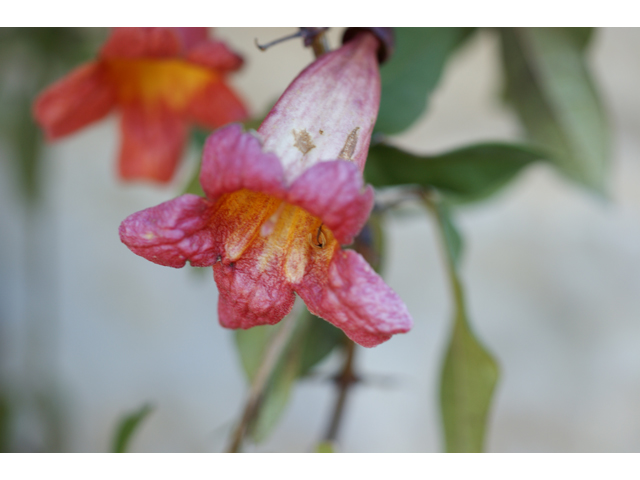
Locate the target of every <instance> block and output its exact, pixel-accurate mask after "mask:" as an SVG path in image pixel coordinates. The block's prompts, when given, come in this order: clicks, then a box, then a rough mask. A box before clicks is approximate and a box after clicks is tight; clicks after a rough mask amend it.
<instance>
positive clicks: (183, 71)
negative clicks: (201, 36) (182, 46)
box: [104, 59, 219, 110]
mask: <svg viewBox="0 0 640 480" xmlns="http://www.w3.org/2000/svg"><path fill="white" fill-rule="evenodd" d="M104 63H105V66H106V69H107V75H108V76H109V78H110V79H111V81H112V84H113V85H114V86H115V88H116V94H117V96H118V101H119V102H121V103H133V102H136V103H138V102H141V103H142V104H143V105H145V106H151V105H157V104H158V103H163V104H164V105H166V106H167V107H169V108H171V109H172V110H183V109H185V108H186V106H187V105H188V103H189V102H190V100H191V99H192V98H193V97H194V95H196V94H197V93H198V92H200V91H201V90H202V89H204V87H205V86H206V85H207V84H208V83H210V82H211V81H213V80H216V79H217V78H218V77H219V75H218V73H217V72H215V71H212V70H209V69H207V68H204V67H201V66H199V65H194V64H192V63H188V62H186V61H184V60H149V59H142V60H141V59H117V60H105V61H104Z"/></svg>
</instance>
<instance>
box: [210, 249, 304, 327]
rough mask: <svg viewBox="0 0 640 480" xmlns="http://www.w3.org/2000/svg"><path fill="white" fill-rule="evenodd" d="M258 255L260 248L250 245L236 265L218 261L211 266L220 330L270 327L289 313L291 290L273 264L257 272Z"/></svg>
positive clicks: (292, 295) (258, 267) (293, 297)
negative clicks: (214, 281) (218, 293)
mask: <svg viewBox="0 0 640 480" xmlns="http://www.w3.org/2000/svg"><path fill="white" fill-rule="evenodd" d="M261 252H262V248H261V246H260V245H252V247H251V248H250V249H248V250H247V251H245V252H244V253H243V255H242V257H241V258H240V259H239V260H238V261H237V262H231V263H226V262H224V261H222V262H218V263H216V264H215V265H214V266H213V274H214V278H215V280H216V285H217V286H218V291H219V292H220V296H219V299H218V318H219V320H220V324H221V325H222V326H224V327H227V328H244V329H246V328H251V327H255V326H257V325H273V324H275V323H278V322H279V321H280V320H282V319H283V318H284V316H285V315H286V314H288V313H289V312H290V311H291V308H292V307H293V302H294V301H295V295H294V293H293V289H292V288H291V286H290V285H289V284H288V283H287V282H286V280H285V277H284V276H283V275H282V272H281V271H280V270H279V268H278V267H279V266H278V265H277V264H276V265H273V266H271V265H268V266H267V267H266V270H265V269H264V268H261V266H260V259H261V255H260V254H261Z"/></svg>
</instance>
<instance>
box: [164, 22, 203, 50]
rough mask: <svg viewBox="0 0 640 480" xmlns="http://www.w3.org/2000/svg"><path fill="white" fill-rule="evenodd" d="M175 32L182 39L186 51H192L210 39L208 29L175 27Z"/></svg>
mask: <svg viewBox="0 0 640 480" xmlns="http://www.w3.org/2000/svg"><path fill="white" fill-rule="evenodd" d="M173 30H174V31H175V32H176V33H177V34H178V36H179V37H180V40H181V41H182V47H183V48H184V49H185V50H190V49H191V48H193V47H195V46H196V45H198V44H200V43H202V42H205V41H207V40H208V38H209V28H208V27H173Z"/></svg>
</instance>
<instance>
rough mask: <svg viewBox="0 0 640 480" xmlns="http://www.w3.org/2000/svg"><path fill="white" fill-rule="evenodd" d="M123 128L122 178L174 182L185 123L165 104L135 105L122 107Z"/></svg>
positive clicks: (121, 126) (182, 144) (120, 171)
mask: <svg viewBox="0 0 640 480" xmlns="http://www.w3.org/2000/svg"><path fill="white" fill-rule="evenodd" d="M120 129H121V132H122V146H121V150H120V163H119V173H120V177H121V178H123V179H125V180H139V179H148V180H155V181H158V182H168V181H169V180H171V178H172V177H173V173H174V171H175V169H176V166H177V164H178V161H179V160H180V155H181V153H182V148H183V146H184V143H185V140H186V137H187V128H186V125H185V122H184V120H182V119H181V118H180V116H179V115H177V114H176V113H174V112H172V111H170V110H169V109H167V108H166V107H164V106H162V105H156V106H152V107H148V108H146V109H145V108H144V107H142V106H141V105H138V104H132V105H127V106H125V107H122V120H121V125H120Z"/></svg>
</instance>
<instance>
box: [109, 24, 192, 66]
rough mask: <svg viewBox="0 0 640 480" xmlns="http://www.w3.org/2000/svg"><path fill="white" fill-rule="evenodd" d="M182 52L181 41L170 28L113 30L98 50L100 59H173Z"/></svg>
mask: <svg viewBox="0 0 640 480" xmlns="http://www.w3.org/2000/svg"><path fill="white" fill-rule="evenodd" d="M182 50H183V45H182V39H181V38H180V36H179V35H178V33H177V32H175V31H174V30H173V29H172V28H143V27H126V28H125V27H123V28H114V29H113V31H112V32H111V35H110V36H109V38H108V39H107V41H106V43H105V44H104V45H103V47H102V49H101V50H100V57H101V58H104V59H114V58H140V57H155V58H162V57H174V56H177V55H179V54H180V53H181V52H182Z"/></svg>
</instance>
